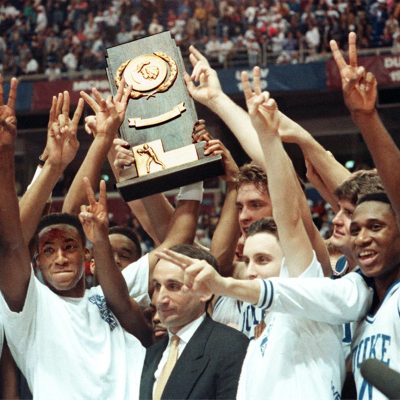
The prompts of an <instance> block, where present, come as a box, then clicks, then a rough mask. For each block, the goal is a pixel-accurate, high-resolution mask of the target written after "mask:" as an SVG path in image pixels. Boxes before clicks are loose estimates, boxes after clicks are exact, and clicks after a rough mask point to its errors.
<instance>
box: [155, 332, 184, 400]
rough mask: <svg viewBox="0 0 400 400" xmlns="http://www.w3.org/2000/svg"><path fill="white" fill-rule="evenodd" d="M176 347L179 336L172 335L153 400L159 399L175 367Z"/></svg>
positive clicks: (176, 358)
mask: <svg viewBox="0 0 400 400" xmlns="http://www.w3.org/2000/svg"><path fill="white" fill-rule="evenodd" d="M178 346H179V336H176V335H174V336H172V337H171V344H170V347H169V353H168V358H167V362H166V363H165V365H164V368H163V370H162V371H161V374H160V376H159V378H158V380H157V386H156V389H155V391H154V396H153V400H160V399H161V395H162V393H163V391H164V388H165V385H166V384H167V382H168V378H169V376H170V375H171V372H172V370H173V369H174V367H175V364H176V361H177V360H178Z"/></svg>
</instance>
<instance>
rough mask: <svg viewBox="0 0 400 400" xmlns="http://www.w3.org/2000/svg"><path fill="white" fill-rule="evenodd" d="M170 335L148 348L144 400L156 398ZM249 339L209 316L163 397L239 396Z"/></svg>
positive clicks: (188, 346)
mask: <svg viewBox="0 0 400 400" xmlns="http://www.w3.org/2000/svg"><path fill="white" fill-rule="evenodd" d="M167 344H168V336H167V337H166V338H164V339H162V340H161V341H160V342H158V343H156V344H154V345H152V346H151V347H149V348H148V349H147V352H146V358H145V360H144V366H143V372H142V378H141V383H140V399H142V400H148V399H152V394H153V384H154V373H155V371H156V370H157V367H158V364H159V362H160V360H161V357H162V354H163V352H164V350H165V348H166V347H167ZM247 345H248V339H247V337H246V336H244V335H243V334H242V333H241V332H239V331H237V330H235V329H233V328H230V327H228V326H225V325H222V324H220V323H218V322H215V321H213V320H212V319H211V318H210V317H208V316H207V317H206V318H205V320H204V321H203V322H202V324H201V325H200V326H199V328H198V329H197V330H196V332H195V333H194V335H193V336H192V338H191V339H190V340H189V342H188V344H187V345H186V347H185V349H184V350H183V352H182V354H181V355H180V357H179V359H178V361H177V363H176V365H175V367H174V369H173V371H172V373H171V375H170V377H169V380H168V382H167V384H166V386H165V388H164V392H163V395H162V398H163V399H235V398H236V392H237V386H238V381H239V375H240V371H241V368H242V363H243V359H244V357H245V355H246V349H247Z"/></svg>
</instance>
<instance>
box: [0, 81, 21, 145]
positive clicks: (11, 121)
mask: <svg viewBox="0 0 400 400" xmlns="http://www.w3.org/2000/svg"><path fill="white" fill-rule="evenodd" d="M17 87H18V80H17V79H16V78H12V79H11V82H10V91H9V93H8V100H7V104H4V102H3V76H2V75H0V146H1V147H9V146H13V145H14V143H15V137H16V134H17V118H16V116H15V102H16V99H17Z"/></svg>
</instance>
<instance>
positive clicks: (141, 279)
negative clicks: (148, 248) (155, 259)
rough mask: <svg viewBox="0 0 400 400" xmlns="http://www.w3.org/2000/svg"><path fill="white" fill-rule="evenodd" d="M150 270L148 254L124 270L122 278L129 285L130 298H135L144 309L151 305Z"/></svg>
mask: <svg viewBox="0 0 400 400" xmlns="http://www.w3.org/2000/svg"><path fill="white" fill-rule="evenodd" d="M149 270H150V266H149V254H148V253H147V254H145V255H144V256H142V257H141V258H139V260H137V261H135V262H133V263H131V264H129V265H128V266H127V267H126V268H124V269H123V270H122V276H123V277H124V279H125V282H126V284H127V285H128V291H129V296H131V297H133V298H134V299H135V301H136V302H137V303H138V304H139V305H140V306H142V307H148V306H149V305H150V304H151V300H150V297H149Z"/></svg>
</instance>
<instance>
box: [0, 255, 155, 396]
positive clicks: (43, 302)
mask: <svg viewBox="0 0 400 400" xmlns="http://www.w3.org/2000/svg"><path fill="white" fill-rule="evenodd" d="M146 259H148V257H146V256H145V257H143V258H142V259H140V260H139V261H138V262H137V263H135V264H132V265H130V266H128V267H127V268H126V269H125V270H124V276H125V279H127V278H129V279H127V284H128V287H129V291H130V293H131V294H134V295H136V296H134V297H137V296H141V295H144V293H143V292H142V290H143V288H144V286H145V287H146V291H147V282H146V284H145V285H144V276H148V268H147V272H145V271H144V269H145V268H140V267H142V266H143V265H142V264H143V263H144V264H146ZM0 313H1V314H2V315H3V316H4V328H5V333H6V336H7V340H8V344H9V346H10V350H11V352H12V355H13V357H14V359H15V361H16V363H17V365H18V366H19V368H20V369H21V371H22V373H23V374H24V376H25V377H26V379H27V381H28V384H29V387H30V389H31V391H32V394H33V397H34V399H35V400H36V399H37V400H41V399H51V400H53V399H57V400H62V399H65V400H73V399H76V400H83V399H129V400H132V399H138V397H139V385H140V376H141V370H142V366H143V361H144V356H145V348H144V347H143V346H142V345H141V343H140V342H139V341H138V340H137V339H136V338H135V337H134V336H132V335H130V334H128V333H127V332H126V331H125V330H124V329H122V327H121V326H120V324H119V322H118V321H117V319H116V317H115V316H114V314H113V313H112V312H111V311H110V310H109V309H108V307H107V305H106V302H105V298H104V295H103V292H102V290H101V288H100V287H99V286H97V287H94V288H91V289H89V290H86V291H85V293H84V296H83V297H82V298H67V297H61V296H58V295H56V294H55V293H53V292H52V291H51V290H50V289H49V288H48V287H47V286H45V285H43V284H42V283H40V282H39V280H38V279H37V278H36V277H35V276H34V274H33V272H32V274H31V278H30V282H29V287H28V291H27V296H26V300H25V304H24V307H23V310H22V311H21V312H12V311H10V309H9V308H8V306H7V303H6V302H5V300H4V298H3V296H0Z"/></svg>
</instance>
